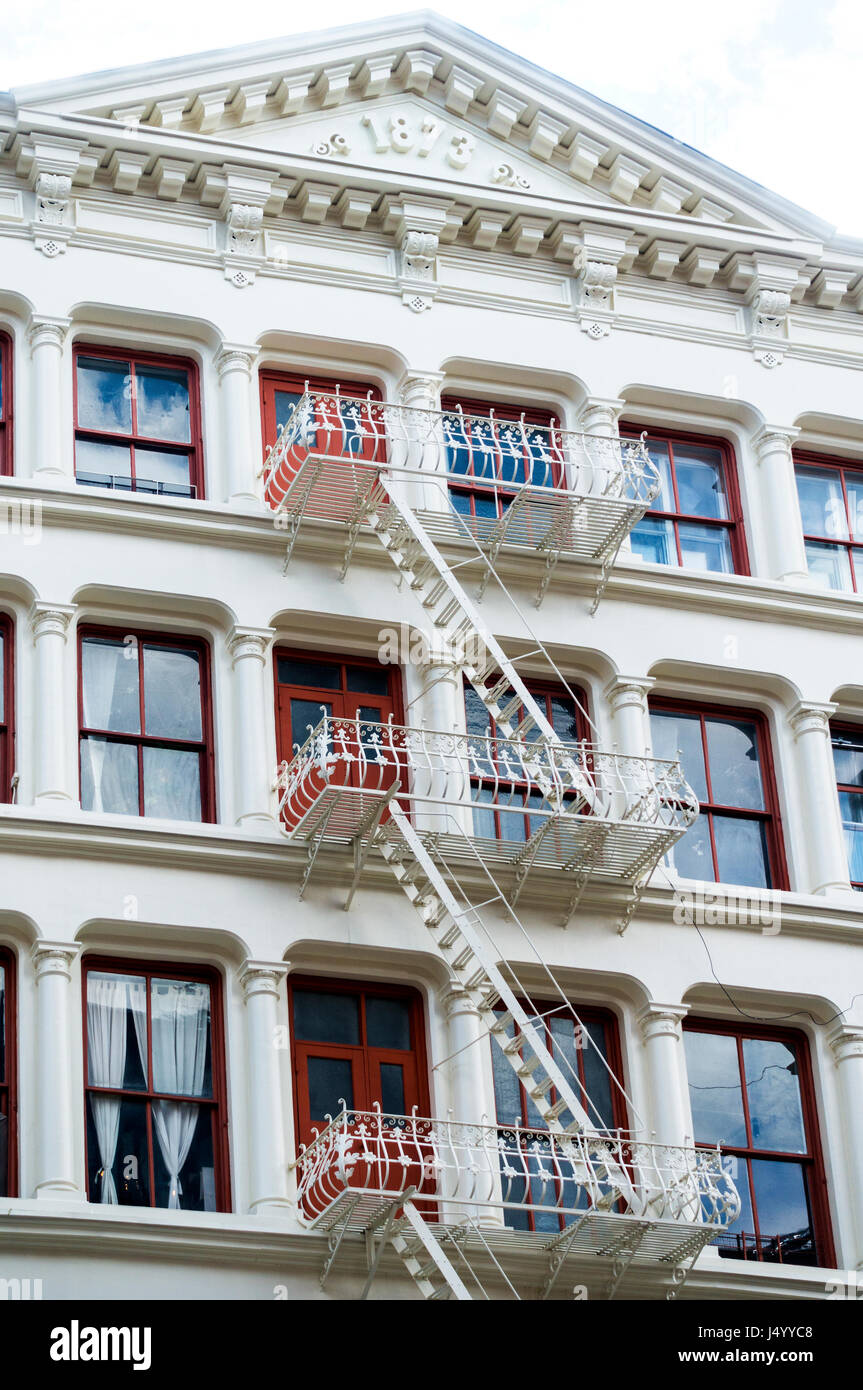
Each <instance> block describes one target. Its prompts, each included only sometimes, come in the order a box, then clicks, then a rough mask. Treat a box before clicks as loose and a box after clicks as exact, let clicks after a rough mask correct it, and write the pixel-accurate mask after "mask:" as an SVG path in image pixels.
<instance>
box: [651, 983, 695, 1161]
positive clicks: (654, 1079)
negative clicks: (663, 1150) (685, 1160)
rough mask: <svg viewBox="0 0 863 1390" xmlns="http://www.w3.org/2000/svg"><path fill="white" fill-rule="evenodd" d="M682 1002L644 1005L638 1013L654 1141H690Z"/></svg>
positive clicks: (682, 1142) (680, 1142) (663, 1142)
mask: <svg viewBox="0 0 863 1390" xmlns="http://www.w3.org/2000/svg"><path fill="white" fill-rule="evenodd" d="M688 1012H689V1011H688V1009H687V1008H686V1006H685V1005H683V1004H648V1005H647V1007H646V1008H644V1009H642V1011H641V1013H640V1014H639V1016H638V1023H639V1026H640V1028H641V1036H642V1038H643V1040H644V1050H645V1053H646V1056H647V1074H648V1078H649V1083H650V1099H651V1115H652V1118H653V1125H652V1128H653V1130H654V1132H655V1135H656V1142H657V1143H658V1144H681V1145H687V1144H691V1143H692V1138H691V1130H692V1125H691V1121H690V1110H689V1102H688V1096H687V1090H686V1059H685V1057H684V1053H683V1033H682V1030H681V1026H680V1025H681V1022H682V1020H683V1019H684V1018H685V1017H686V1015H687V1013H688Z"/></svg>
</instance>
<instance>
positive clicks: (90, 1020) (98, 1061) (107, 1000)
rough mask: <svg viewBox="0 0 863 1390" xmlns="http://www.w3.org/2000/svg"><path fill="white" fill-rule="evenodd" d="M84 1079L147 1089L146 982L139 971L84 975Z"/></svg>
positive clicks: (118, 1087) (94, 1083)
mask: <svg viewBox="0 0 863 1390" xmlns="http://www.w3.org/2000/svg"><path fill="white" fill-rule="evenodd" d="M87 1081H88V1083H89V1084H90V1085H91V1086H109V1087H111V1088H112V1089H114V1090H119V1091H145V1090H146V1089H147V982H146V980H144V979H143V978H142V977H141V976H140V975H117V974H113V973H111V974H109V973H104V972H102V971H97V970H91V971H89V972H88V975H87Z"/></svg>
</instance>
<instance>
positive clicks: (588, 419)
mask: <svg viewBox="0 0 863 1390" xmlns="http://www.w3.org/2000/svg"><path fill="white" fill-rule="evenodd" d="M625 404H626V402H625V401H623V400H621V399H620V397H619V396H588V397H587V398H586V399H585V400H584V401H583V402H582V404H581V407H580V409H579V412H578V428H579V429H580V430H582V431H583V432H584V433H585V434H591V435H593V436H594V437H596V438H599V439H617V438H618V437H619V430H618V423H617V422H618V420H619V419H620V412H621V411H622V410H623V408H624V406H625ZM594 452H595V450H594ZM603 464H604V465H605V466H606V467H607V466H608V465H609V464H614V466H615V467H616V466H617V455H616V454H615V455H612V456H610V457H607V456H606V454H605V452H604V451H603V452H601V453H599V454H596V466H598V467H600V468H602V466H603ZM604 483H605V480H604V478H603V479H602V480H601V481H600V487H599V490H600V491H602V488H603V486H604ZM615 495H616V494H615ZM619 553H620V554H621V555H623V556H625V557H626V558H627V559H629V558H631V556H632V545H631V543H630V540H629V532H628V531H627V533H626V535H625V536H624V537H623V540H622V541H621V542H620V551H619Z"/></svg>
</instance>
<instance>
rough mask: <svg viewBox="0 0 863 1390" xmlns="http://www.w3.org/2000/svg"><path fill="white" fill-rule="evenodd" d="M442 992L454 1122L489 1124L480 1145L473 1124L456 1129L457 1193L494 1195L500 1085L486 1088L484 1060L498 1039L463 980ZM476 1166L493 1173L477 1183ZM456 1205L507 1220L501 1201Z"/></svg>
mask: <svg viewBox="0 0 863 1390" xmlns="http://www.w3.org/2000/svg"><path fill="white" fill-rule="evenodd" d="M439 998H440V1002H441V1004H442V1005H443V1008H444V1010H445V1012H446V1019H447V1038H448V1047H447V1053H448V1056H449V1061H448V1062H447V1071H448V1073H449V1082H450V1086H449V1093H450V1108H451V1116H450V1118H451V1120H452V1123H453V1125H454V1126H459V1125H466V1126H473V1125H476V1126H485V1127H487V1128H484V1129H483V1130H481V1131H480V1132H479V1133H477V1134H476V1136H475V1138H476V1141H477V1142H476V1144H475V1146H474V1142H473V1141H474V1136H473V1135H472V1134H471V1133H470V1129H467V1130H459V1129H458V1128H455V1129H454V1131H453V1139H454V1142H455V1153H456V1154H457V1155H458V1160H459V1167H460V1169H461V1172H460V1181H459V1184H458V1189H457V1191H455V1192H454V1193H453V1195H454V1196H464V1197H469V1196H471V1195H472V1194H474V1195H475V1194H476V1193H477V1192H479V1194H480V1195H485V1196H486V1198H487V1199H488V1198H489V1197H492V1196H493V1195H494V1194H499V1193H500V1183H499V1179H498V1176H497V1164H498V1161H499V1160H498V1155H497V1152H496V1149H497V1145H496V1139H495V1137H494V1136H495V1130H494V1123H495V1118H496V1117H495V1114H494V1091H493V1090H492V1091H491V1093H490V1094H489V1093H487V1092H486V1070H485V1067H484V1060H485V1057H486V1055H487V1052H488V1048H489V1047H490V1046H495V1047H496V1046H497V1044H496V1043H494V1044H492V1043H491V1042H490V1040H489V1039H488V1038H487V1037H484V1036H483V1028H482V1023H481V1020H480V1016H479V1013H478V1012H477V1009H476V1007H475V1006H474V1004H473V1003H472V1002H471V999H470V996H469V995H468V993H467V990H466V989H465V988H464V986H463V985H460V984H457V983H452V984H449V985H447V986H445V988H444V989H443V990H442V991H441V993H440V995H439ZM508 1065H509V1063H507V1066H508ZM489 1111H491V1113H489ZM492 1146H493V1148H494V1151H492ZM474 1169H476V1170H477V1172H478V1173H480V1174H489V1176H488V1178H486V1179H483V1178H480V1180H479V1183H478V1184H477V1180H476V1176H475V1174H474V1171H473V1170H474ZM454 1186H455V1185H454V1184H452V1185H450V1190H453V1188H454ZM456 1210H457V1211H458V1212H460V1213H461V1215H463V1216H472V1217H473V1218H474V1219H475V1220H477V1221H478V1222H479V1223H480V1225H482V1226H495V1227H500V1226H502V1225H503V1211H502V1209H501V1208H500V1207H496V1206H491V1207H486V1206H473V1205H470V1204H466V1205H463V1206H460V1207H459V1208H458V1209H456ZM454 1214H455V1212H454Z"/></svg>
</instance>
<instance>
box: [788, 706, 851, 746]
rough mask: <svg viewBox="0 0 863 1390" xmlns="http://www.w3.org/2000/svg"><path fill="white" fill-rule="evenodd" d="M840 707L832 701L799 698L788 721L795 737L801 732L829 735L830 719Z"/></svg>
mask: <svg viewBox="0 0 863 1390" xmlns="http://www.w3.org/2000/svg"><path fill="white" fill-rule="evenodd" d="M838 708H839V706H838V705H834V704H832V703H831V702H830V701H825V702H819V701H815V700H798V702H797V704H796V705H795V706H794V707H793V709H790V710H789V711H788V723H789V724H790V726H791V731H792V733H793V734H794V737H795V739H798V738H799V737H800V735H801V734H811V733H819V734H824V735H825V736H827V737H829V735H830V720H831V719H832V718H833V715H834V714H835V713H836V711H837V709H838Z"/></svg>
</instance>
